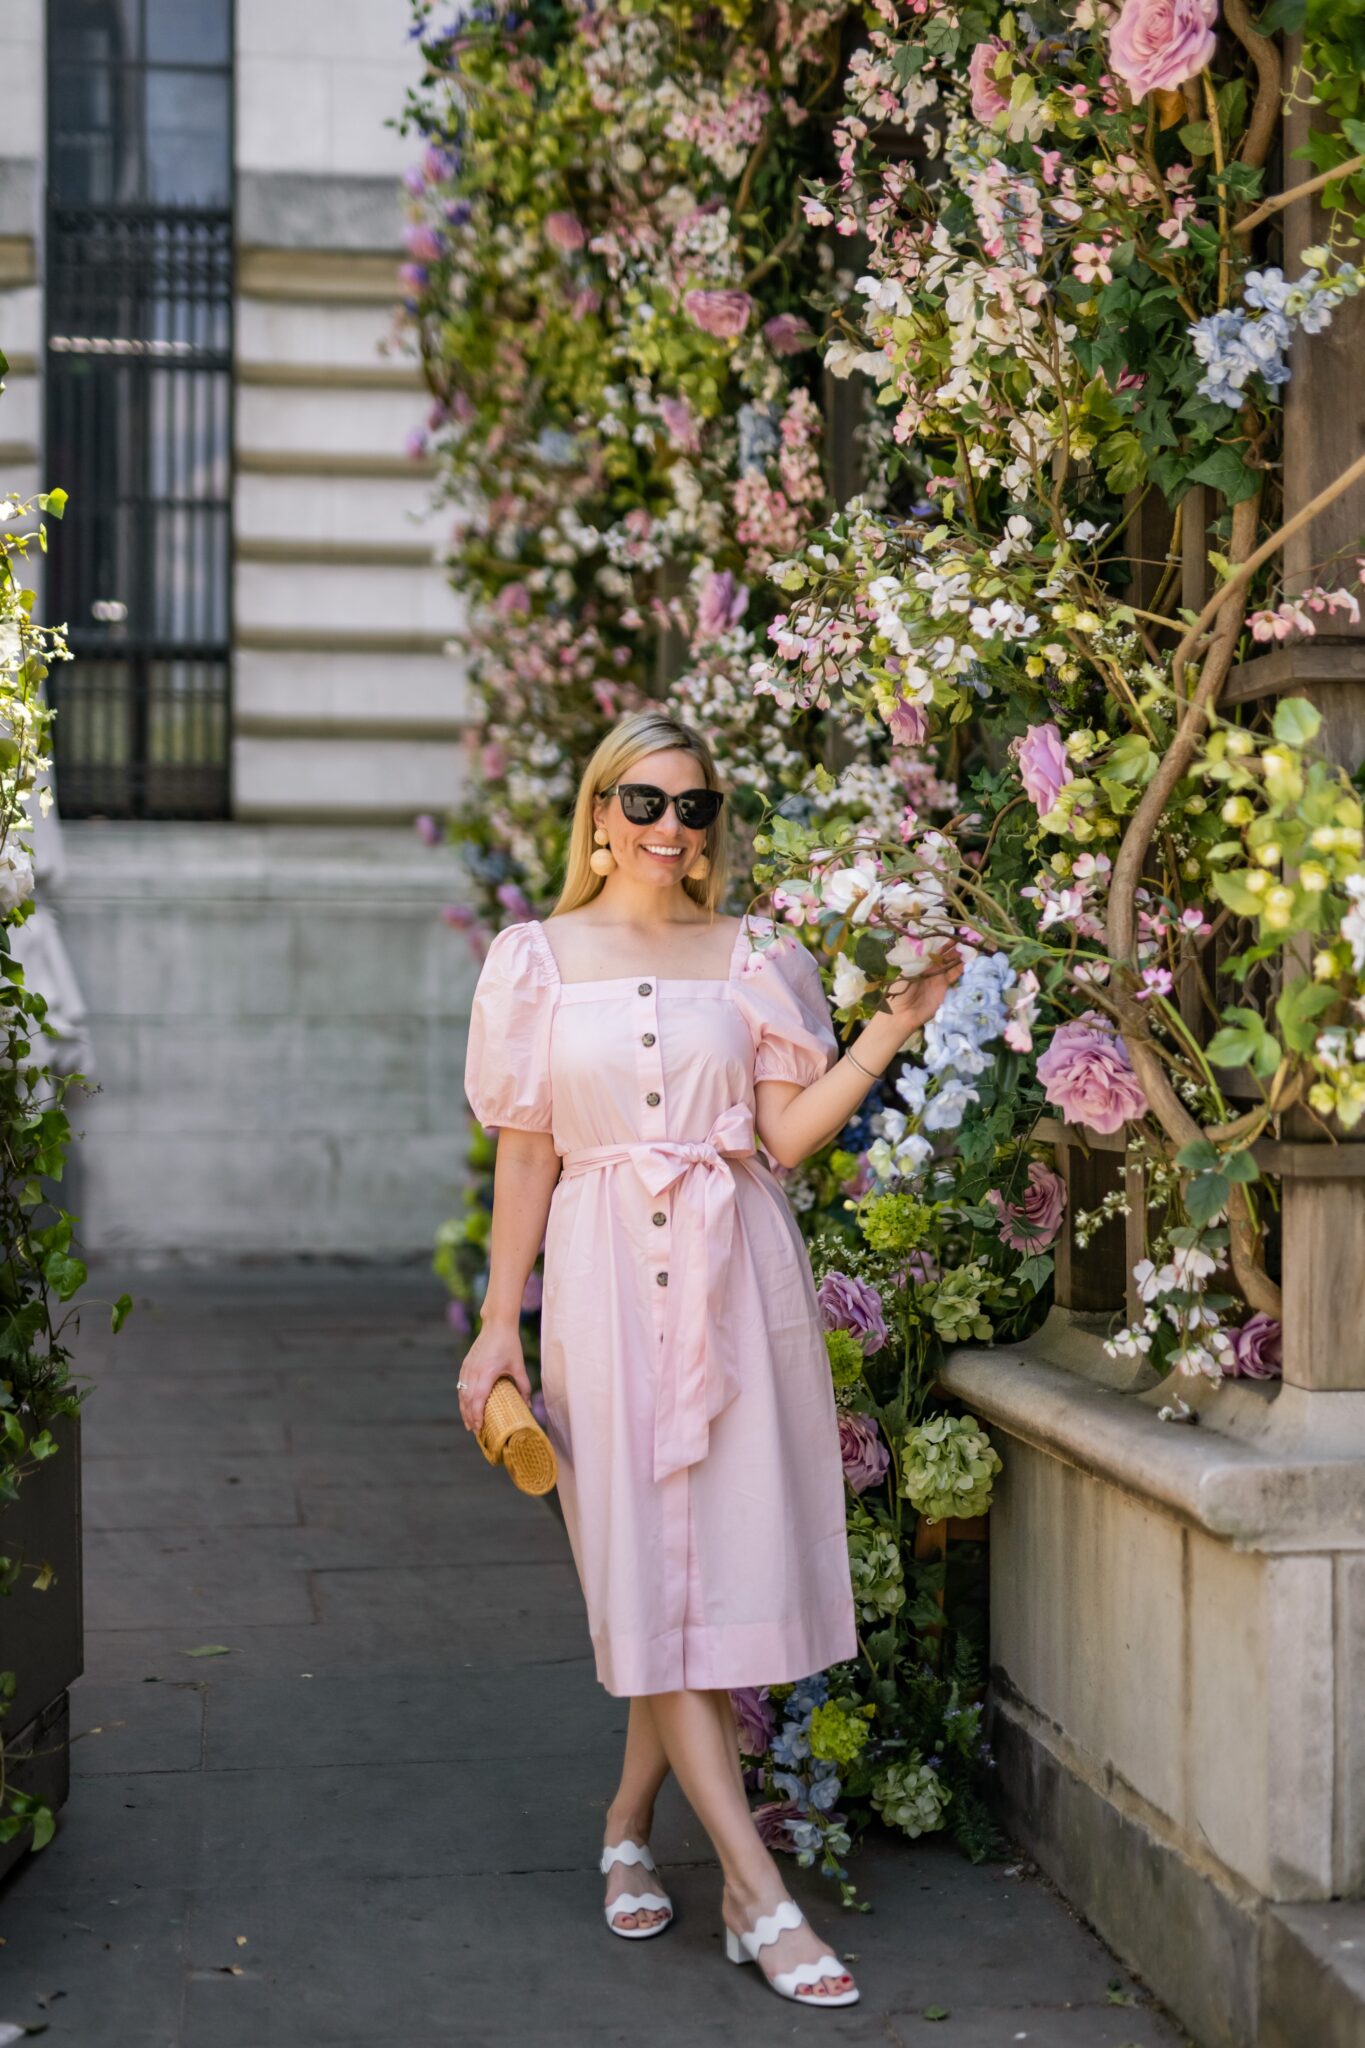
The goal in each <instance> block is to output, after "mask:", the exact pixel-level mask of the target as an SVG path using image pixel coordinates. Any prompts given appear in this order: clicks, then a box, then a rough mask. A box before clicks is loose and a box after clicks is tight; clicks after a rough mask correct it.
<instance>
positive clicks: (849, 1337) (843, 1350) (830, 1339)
mask: <svg viewBox="0 0 1365 2048" xmlns="http://www.w3.org/2000/svg"><path fill="white" fill-rule="evenodd" d="M825 1349H826V1351H827V1352H828V1353H829V1369H830V1374H831V1377H832V1378H833V1380H834V1384H835V1386H836V1387H837V1388H838V1389H839V1390H840V1391H841V1392H842V1391H843V1390H844V1389H845V1388H846V1387H856V1386H857V1384H858V1382H859V1380H860V1379H861V1378H862V1376H863V1353H862V1346H861V1345H860V1344H859V1342H858V1340H857V1338H856V1337H855V1336H854V1335H853V1333H852V1331H851V1330H826V1332H825Z"/></svg>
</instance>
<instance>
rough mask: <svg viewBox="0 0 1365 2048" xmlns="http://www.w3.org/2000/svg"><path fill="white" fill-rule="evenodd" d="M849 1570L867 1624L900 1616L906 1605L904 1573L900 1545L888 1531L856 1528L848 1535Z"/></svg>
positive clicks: (855, 1597) (870, 1527) (873, 1526)
mask: <svg viewBox="0 0 1365 2048" xmlns="http://www.w3.org/2000/svg"><path fill="white" fill-rule="evenodd" d="M848 1568H849V1572H850V1574H851V1576H852V1579H853V1597H854V1599H855V1600H856V1602H857V1603H858V1613H859V1615H860V1616H861V1618H862V1619H863V1620H864V1621H877V1620H881V1619H884V1618H887V1617H889V1616H890V1615H893V1614H897V1613H899V1611H900V1609H901V1608H902V1607H903V1606H904V1605H905V1573H904V1571H903V1570H902V1568H901V1554H900V1545H899V1544H898V1543H897V1541H896V1539H895V1537H894V1536H893V1535H892V1534H891V1533H890V1531H889V1530H886V1529H878V1528H877V1527H876V1526H875V1525H874V1524H872V1523H870V1522H869V1523H868V1524H866V1525H864V1526H859V1525H858V1524H857V1523H855V1524H853V1525H852V1526H851V1527H850V1529H849V1532H848Z"/></svg>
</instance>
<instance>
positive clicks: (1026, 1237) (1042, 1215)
mask: <svg viewBox="0 0 1365 2048" xmlns="http://www.w3.org/2000/svg"><path fill="white" fill-rule="evenodd" d="M986 1206H987V1208H988V1209H994V1211H995V1213H996V1215H997V1216H998V1217H999V1218H1000V1242H1001V1244H1004V1245H1008V1246H1009V1248H1010V1250H1011V1251H1012V1252H1026V1253H1033V1252H1045V1251H1046V1250H1047V1248H1048V1246H1049V1245H1050V1244H1051V1243H1052V1240H1053V1238H1054V1237H1055V1236H1056V1235H1057V1232H1058V1231H1059V1230H1060V1229H1061V1226H1062V1216H1063V1214H1064V1212H1065V1209H1066V1182H1065V1181H1064V1180H1063V1179H1062V1177H1061V1175H1060V1174H1059V1173H1054V1172H1053V1171H1052V1169H1051V1167H1048V1166H1044V1165H1043V1162H1042V1160H1041V1159H1034V1160H1032V1161H1030V1164H1029V1170H1028V1187H1027V1188H1026V1189H1025V1191H1024V1199H1023V1201H1022V1202H1007V1201H1006V1200H1005V1197H1004V1196H1003V1195H1002V1194H1001V1193H1000V1192H999V1190H998V1189H996V1188H992V1189H991V1191H990V1193H989V1194H988V1195H987V1197H986Z"/></svg>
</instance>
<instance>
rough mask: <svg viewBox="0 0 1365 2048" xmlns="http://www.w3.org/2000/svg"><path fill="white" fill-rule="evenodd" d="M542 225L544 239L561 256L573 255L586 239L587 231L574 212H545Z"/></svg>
mask: <svg viewBox="0 0 1365 2048" xmlns="http://www.w3.org/2000/svg"><path fill="white" fill-rule="evenodd" d="M543 226H544V231H545V239H546V241H547V242H548V243H549V245H550V247H551V248H552V249H558V251H559V253H560V255H561V256H572V255H574V254H575V252H576V251H577V250H579V249H581V248H582V247H583V244H584V243H585V242H586V241H587V239H588V231H587V229H586V228H585V227H584V225H583V223H582V221H581V220H580V219H579V218H578V215H577V214H576V213H547V214H546V216H545V220H544V223H543Z"/></svg>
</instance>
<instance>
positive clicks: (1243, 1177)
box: [1223, 1152, 1261, 1187]
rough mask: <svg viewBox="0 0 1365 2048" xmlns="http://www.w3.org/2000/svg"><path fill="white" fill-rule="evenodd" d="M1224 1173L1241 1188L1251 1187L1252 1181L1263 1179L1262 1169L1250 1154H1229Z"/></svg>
mask: <svg viewBox="0 0 1365 2048" xmlns="http://www.w3.org/2000/svg"><path fill="white" fill-rule="evenodd" d="M1223 1173H1224V1176H1225V1177H1226V1178H1227V1179H1228V1180H1231V1181H1236V1182H1237V1183H1238V1185H1239V1186H1241V1187H1250V1185H1251V1183H1252V1181H1254V1180H1259V1179H1260V1177H1261V1171H1260V1168H1259V1167H1258V1166H1257V1164H1256V1161H1255V1160H1254V1159H1253V1158H1252V1156H1251V1154H1250V1153H1249V1152H1229V1153H1228V1156H1227V1158H1226V1159H1225V1160H1224V1161H1223Z"/></svg>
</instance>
